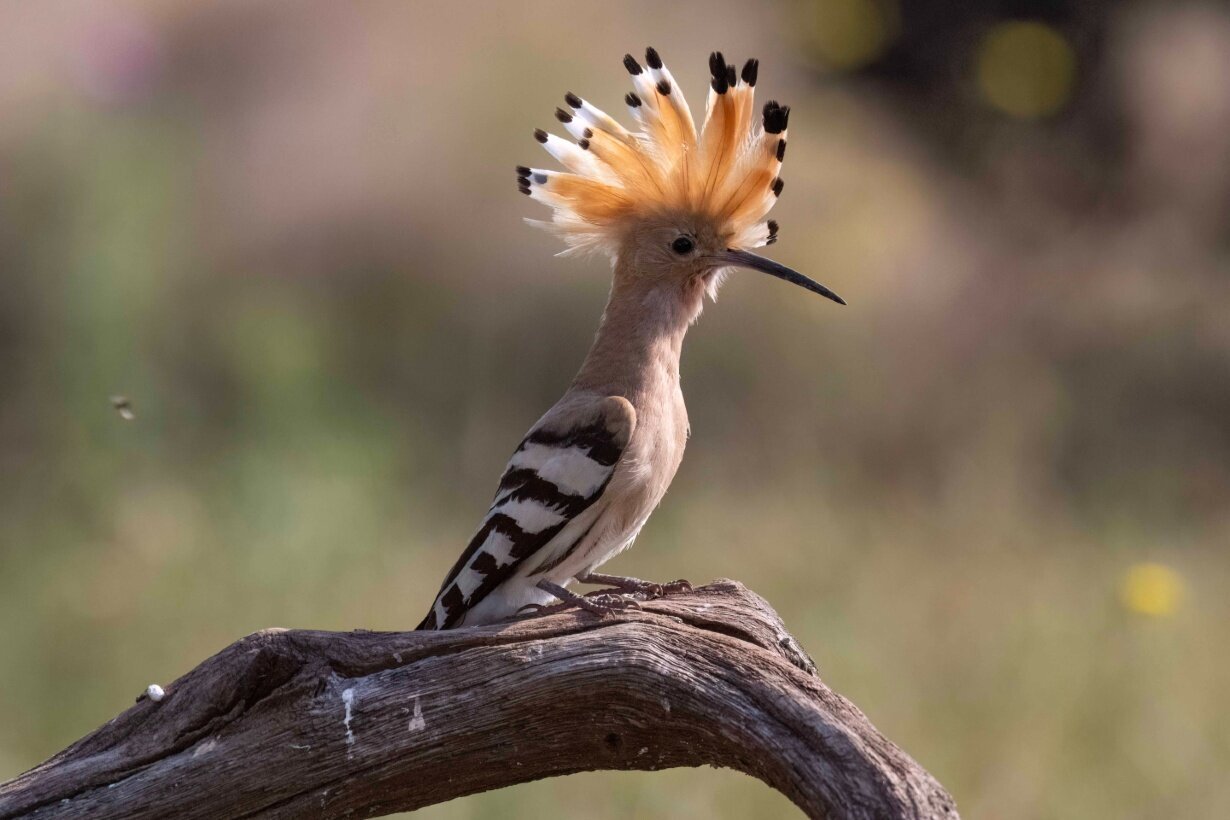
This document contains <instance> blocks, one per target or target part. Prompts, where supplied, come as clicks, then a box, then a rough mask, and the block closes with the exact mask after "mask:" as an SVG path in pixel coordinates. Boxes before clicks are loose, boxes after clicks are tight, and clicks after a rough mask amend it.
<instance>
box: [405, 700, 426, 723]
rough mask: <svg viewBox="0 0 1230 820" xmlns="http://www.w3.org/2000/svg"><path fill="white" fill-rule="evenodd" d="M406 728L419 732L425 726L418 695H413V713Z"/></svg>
mask: <svg viewBox="0 0 1230 820" xmlns="http://www.w3.org/2000/svg"><path fill="white" fill-rule="evenodd" d="M408 728H409V730H410V731H411V732H421V731H423V730H424V729H426V728H427V721H425V720H423V704H421V703H419V696H418V695H415V696H414V715H412V716H411V718H410V725H409V727H408Z"/></svg>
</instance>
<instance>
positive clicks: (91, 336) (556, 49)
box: [0, 0, 1230, 820]
mask: <svg viewBox="0 0 1230 820" xmlns="http://www.w3.org/2000/svg"><path fill="white" fill-rule="evenodd" d="M650 44H652V45H654V46H655V47H657V48H658V49H659V50H660V51H661V52H662V54H663V56H664V57H665V58H666V60H667V61H668V64H669V65H670V66H671V69H672V71H673V72H674V74H675V76H676V77H677V78H678V80H679V82H680V83H681V85H682V86H683V88H684V90H685V91H686V92H687V93H688V94H690V95H691V96H690V98H691V100H692V102H693V105H694V106H695V105H696V104H697V101H698V100H700V99H702V89H703V88H704V84H705V82H706V77H707V70H706V62H705V58H706V56H707V54H708V53H709V51H710V50H712V49H715V48H720V49H722V50H723V51H724V52H725V53H726V54H727V55H728V56H732V57H737V58H739V59H742V58H743V57H748V56H756V57H759V58H760V60H761V77H760V84H759V85H758V88H757V91H758V92H759V93H760V94H761V95H762V96H761V98H762V99H770V98H773V99H778V100H781V101H782V102H784V103H788V104H790V105H791V107H792V109H793V116H792V117H791V126H792V127H791V131H790V153H789V156H788V157H787V158H786V161H785V167H784V169H783V177H784V179H785V180H786V182H787V185H786V189H785V193H784V195H783V197H782V199H781V202H780V204H779V205H778V207H777V208H776V209H775V211H774V217H775V218H776V219H778V220H779V221H780V222H781V225H782V233H781V240H780V242H779V243H778V244H777V245H775V246H774V247H773V248H772V253H771V255H773V256H774V257H775V258H777V259H780V260H781V261H783V262H785V263H786V264H789V265H791V266H793V267H796V268H798V269H799V270H801V271H804V272H806V273H808V274H810V275H814V276H816V277H817V278H819V279H820V280H821V281H824V282H826V283H827V284H830V285H832V286H833V288H834V289H835V290H837V291H838V292H839V293H841V294H842V295H843V296H845V297H846V298H847V299H848V300H849V302H850V306H849V307H848V308H840V309H839V308H836V307H834V306H832V305H828V304H820V303H819V302H820V301H821V300H812V299H809V298H806V296H805V295H804V294H803V293H802V291H798V292H797V293H796V292H795V291H796V290H797V289H791V288H787V287H785V286H779V285H778V284H777V283H774V282H769V281H762V280H764V279H766V278H765V277H750V276H746V277H744V276H739V275H735V276H734V277H732V279H731V281H730V282H729V283H728V284H727V285H726V287H725V288H724V290H723V292H722V294H721V297H720V299H719V300H718V302H717V303H716V304H715V305H711V306H709V307H708V308H707V309H706V312H705V315H704V316H703V317H702V319H701V321H700V323H699V325H698V326H697V328H695V329H694V330H693V331H692V333H691V335H690V338H689V341H688V346H687V350H686V352H685V356H684V358H685V361H684V364H683V381H684V390H685V393H686V395H687V397H688V403H689V410H690V414H691V420H692V428H693V435H692V440H691V443H690V446H689V451H688V455H687V457H686V458H685V460H684V465H683V467H682V469H681V471H680V474H679V477H678V478H677V480H676V483H675V486H674V487H673V488H672V490H671V492H670V493H669V494H668V495H667V498H666V501H665V502H664V504H663V506H662V508H661V509H660V510H659V511H658V512H657V513H656V515H655V516H654V518H653V519H651V521H650V523H649V525H648V526H647V527H646V529H645V531H644V533H643V534H642V535H641V537H640V539H639V542H638V544H637V548H636V549H634V550H632V551H631V552H629V553H627V554H625V555H624V556H622V557H620V558H619V559H618V560H617V561H616V562H615V563H613V564H611V565H609V568H610V569H611V570H612V571H617V572H624V573H627V574H632V575H639V576H643V577H659V578H675V577H680V576H686V577H688V578H690V579H691V580H692V581H694V582H701V581H706V580H708V579H710V578H713V577H718V576H729V577H735V578H739V579H740V580H742V581H744V582H746V583H748V584H749V585H750V586H752V587H753V588H755V589H756V590H757V591H759V592H761V593H762V594H764V595H766V597H768V598H769V599H770V600H771V601H772V602H773V604H774V605H775V606H776V607H777V608H778V610H779V611H780V612H781V614H782V615H783V617H784V618H785V620H786V622H787V623H788V624H790V625H791V627H792V628H793V629H794V630H795V631H796V634H797V635H798V636H799V638H800V639H801V640H803V642H804V643H805V644H806V645H807V647H808V648H809V650H810V651H811V652H812V654H813V655H814V656H815V658H816V660H817V662H818V663H819V666H820V668H821V669H822V670H823V671H824V674H825V676H826V679H827V680H828V681H829V682H830V683H831V684H833V685H834V686H835V687H836V688H838V689H840V690H842V691H843V692H845V693H846V694H847V695H849V696H850V697H851V698H852V699H853V700H854V701H855V702H857V703H859V705H860V706H861V707H863V708H864V709H866V710H867V712H868V714H869V715H870V716H871V717H872V719H873V720H875V721H876V722H877V724H878V725H879V726H880V727H881V728H882V729H883V730H884V731H885V733H886V734H887V735H889V736H890V737H892V738H894V739H895V740H897V741H898V742H900V743H901V744H902V745H903V746H904V747H905V748H906V749H907V750H909V751H910V752H911V753H912V754H914V755H915V756H916V757H917V758H918V759H919V760H920V762H922V763H923V764H924V765H926V766H928V767H929V768H930V769H931V770H932V771H933V772H934V773H935V774H936V775H937V777H939V778H940V779H941V780H942V781H944V782H945V784H946V785H947V786H948V787H949V788H950V789H951V790H952V791H953V793H954V795H955V796H956V798H957V800H958V803H959V805H961V807H962V811H963V813H964V814H965V815H966V816H968V817H988V818H1034V817H1058V816H1082V817H1115V818H1161V817H1216V816H1228V815H1230V786H1228V785H1227V782H1226V780H1225V771H1226V769H1227V767H1228V766H1230V710H1226V709H1225V707H1224V704H1223V695H1224V692H1225V691H1227V688H1228V687H1230V661H1228V660H1227V659H1226V657H1225V653H1223V652H1220V651H1217V650H1216V647H1217V646H1224V645H1225V644H1226V642H1227V640H1230V626H1228V625H1230V604H1228V603H1227V601H1230V592H1228V583H1227V582H1228V581H1230V562H1227V558H1226V550H1227V547H1228V546H1230V504H1228V501H1227V500H1228V499H1230V320H1228V319H1227V315H1228V312H1230V243H1228V242H1227V240H1228V238H1230V231H1228V228H1230V216H1228V214H1230V209H1228V208H1227V204H1230V93H1227V89H1230V9H1228V8H1227V7H1226V6H1225V5H1222V4H1214V3H1193V2H1173V3H1172V2H1161V0H1156V2H1131V3H1113V2H1096V1H1095V0H1083V1H1082V0H1070V1H1069V2H1063V1H1062V0H1053V1H1052V2H1024V1H1023V0H1020V1H1018V2H1008V0H995V1H994V2H987V3H978V4H952V3H942V2H937V1H936V0H922V1H921V2H911V3H905V2H894V0H815V1H814V2H802V1H801V0H800V1H799V2H788V3H781V4H771V5H766V4H740V3H734V2H718V3H713V2H707V3H677V4H653V3H646V2H632V3H626V4H621V5H611V4H598V3H584V2H582V3H575V2H574V3H562V2H546V3H536V4H512V3H497V2H495V1H494V0H491V2H482V3H479V2H467V3H457V4H443V3H441V4H435V3H426V2H368V3H362V4H353V5H352V4H336V3H328V2H323V1H322V2H301V3H293V4H292V3H282V2H272V3H263V4H255V3H247V2H240V0H225V2H216V3H210V4H197V3H190V2H187V1H186V0H173V1H171V2H124V3H114V4H108V5H101V4H87V3H81V2H59V1H58V0H57V2H46V1H44V2H38V3H10V4H3V5H0V284H2V285H3V287H2V289H0V385H3V387H2V388H0V391H2V392H0V395H2V397H3V401H0V620H2V621H3V622H4V623H5V625H6V627H5V629H3V630H0V709H3V711H4V713H5V714H6V715H8V718H7V720H6V722H5V728H4V729H3V730H0V778H5V777H8V776H11V775H13V774H16V773H17V772H18V771H21V770H23V769H26V768H29V767H30V766H32V765H34V764H35V763H37V762H38V761H39V760H41V759H42V758H43V757H46V756H48V755H49V754H51V753H52V752H54V751H56V750H57V749H58V748H60V747H61V746H63V745H65V744H67V743H68V742H70V741H71V740H73V739H75V738H76V737H78V736H79V735H81V734H83V733H84V732H86V731H87V730H89V729H91V728H93V727H94V726H95V725H97V724H99V723H101V722H102V721H104V720H105V719H107V718H109V717H110V716H112V715H113V714H114V713H115V712H117V711H118V710H120V709H122V708H123V707H124V706H125V705H126V704H127V703H129V702H130V700H129V699H130V698H131V697H135V695H136V694H138V693H139V692H140V691H141V690H143V689H144V687H145V685H146V684H148V683H150V682H152V681H155V680H158V681H160V682H162V683H164V684H165V683H167V682H168V681H169V680H171V679H172V678H173V677H174V676H176V675H178V674H180V673H182V672H183V671H185V670H187V669H188V668H189V667H191V666H192V665H194V664H195V663H196V662H197V661H199V660H200V659H202V658H203V657H204V656H205V655H207V654H209V653H211V652H213V651H216V650H217V649H219V648H220V647H221V646H223V645H224V644H226V643H227V642H229V641H230V640H233V639H234V638H236V637H238V636H240V635H242V634H244V633H246V632H250V631H253V630H255V629H258V628H262V627H267V626H275V625H277V626H302V627H318V628H329V629H352V628H356V627H364V628H371V629H402V628H407V627H409V626H411V625H412V624H414V623H416V622H417V621H418V619H419V617H421V615H422V614H423V612H424V611H425V609H426V607H427V606H428V603H429V602H430V600H431V597H432V595H433V594H434V592H435V589H436V585H437V584H438V582H439V580H440V578H441V577H442V576H443V574H444V572H445V571H446V570H447V568H448V566H449V565H450V564H451V563H452V561H453V560H454V558H455V556H456V554H457V552H458V551H459V550H460V549H461V547H462V546H463V544H464V542H465V541H466V539H467V538H468V536H469V535H470V532H471V528H472V527H473V526H474V525H475V523H476V522H477V521H478V518H479V516H480V515H481V513H482V512H483V510H484V509H485V505H486V502H487V501H488V498H489V494H490V492H491V490H492V489H493V488H494V484H495V481H496V479H497V477H498V475H499V472H500V470H501V469H502V467H503V465H504V463H505V460H506V458H507V456H508V454H509V452H510V451H511V449H512V447H513V446H514V445H515V444H516V442H517V441H518V440H519V437H520V436H521V434H522V433H523V431H524V430H525V429H526V428H527V427H528V426H529V424H530V423H532V422H533V420H534V419H535V418H537V416H538V415H539V414H540V413H541V412H542V411H543V410H544V409H545V408H546V407H548V406H549V405H550V404H551V403H552V402H554V400H555V399H556V398H557V397H558V395H559V394H560V392H561V391H562V390H563V389H564V387H565V386H566V384H567V382H568V381H569V379H570V378H571V376H572V374H573V372H574V371H575V369H576V367H577V366H578V365H579V363H580V360H581V357H582V356H583V354H584V352H585V349H586V348H587V346H588V344H589V341H590V339H591V336H592V333H593V330H594V328H595V327H596V323H597V320H598V316H599V314H600V312H601V308H602V305H603V300H604V297H605V292H606V287H607V285H608V281H609V273H608V268H607V265H606V263H605V262H603V261H601V260H574V259H557V258H554V256H553V254H555V253H556V252H558V251H559V250H560V247H559V246H558V245H557V244H556V242H555V240H553V239H552V238H551V237H549V236H547V235H545V234H542V233H540V232H537V231H534V230H532V229H531V228H529V227H526V226H525V225H523V224H522V218H523V217H532V218H541V217H542V213H541V212H539V211H538V210H537V206H536V205H534V204H533V203H530V202H528V201H527V200H525V199H524V198H522V197H520V196H518V195H517V192H516V190H515V189H514V185H513V181H514V177H513V173H512V169H513V167H514V165H517V164H532V165H540V166H541V165H544V164H546V163H550V160H549V158H544V157H543V156H542V155H541V152H540V146H538V145H537V144H536V143H535V142H534V141H533V139H532V138H531V131H532V129H534V128H535V127H543V128H547V127H549V126H551V125H555V123H554V121H553V120H552V119H551V111H552V109H553V108H554V107H555V106H556V105H557V104H558V103H559V102H560V99H561V96H562V95H563V93H564V92H565V91H568V90H572V91H575V92H577V93H579V94H582V95H583V96H585V97H586V98H587V99H591V100H593V101H594V102H595V103H596V104H598V105H602V106H604V107H605V108H606V109H607V110H608V111H610V112H611V113H612V114H615V115H616V116H617V117H618V116H622V105H621V104H620V103H619V100H620V99H621V97H622V96H623V94H624V92H625V91H626V90H627V88H626V87H625V86H626V85H627V75H626V73H625V72H624V71H623V69H622V68H621V66H620V58H621V57H622V55H623V54H624V53H625V52H626V51H631V52H634V53H636V52H639V51H640V50H641V49H643V48H644V47H645V46H646V45H650ZM625 119H626V118H625ZM548 167H550V166H549V165H548ZM582 801H583V802H584V804H585V805H586V807H587V808H586V813H587V815H589V816H591V817H592V818H593V820H600V819H601V818H607V817H612V818H613V817H627V816H653V817H667V816H722V817H750V816H755V817H769V816H793V815H792V813H791V812H792V809H791V808H790V806H789V805H788V804H786V803H785V802H784V801H783V800H782V799H781V798H779V797H777V796H776V795H773V794H772V793H770V792H769V791H768V790H767V789H765V788H763V787H761V786H760V785H759V784H757V783H755V782H753V781H750V780H746V779H744V778H742V777H740V776H737V775H734V774H730V773H714V772H669V773H659V774H654V775H631V774H627V775H603V776H596V775H591V776H584V777H574V778H568V779H565V780H558V781H551V782H547V783H540V784H535V785H532V786H528V787H522V788H518V789H514V790H511V791H509V792H502V793H500V795H499V796H492V795H488V796H480V797H475V798H469V799H467V800H463V801H455V802H454V803H450V804H448V805H446V806H442V807H437V808H435V809H432V810H427V811H425V812H423V814H424V816H432V817H488V816H490V817H497V816H498V817H509V816H515V817H530V816H541V815H544V814H546V815H551V814H555V813H557V810H558V807H559V806H560V805H564V804H572V805H575V804H579V803H581V802H582Z"/></svg>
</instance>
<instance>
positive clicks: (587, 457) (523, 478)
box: [418, 396, 636, 629]
mask: <svg viewBox="0 0 1230 820" xmlns="http://www.w3.org/2000/svg"><path fill="white" fill-rule="evenodd" d="M578 398H579V400H572V401H565V402H561V403H560V404H559V405H557V406H556V407H555V408H553V409H552V410H551V411H550V412H549V413H547V415H545V416H543V418H542V419H541V420H539V422H538V423H537V424H536V425H534V427H533V429H531V430H530V432H529V434H528V435H526V437H525V439H524V440H523V441H522V442H521V445H520V446H519V447H518V448H517V451H516V452H515V453H513V457H512V459H511V460H510V461H509V462H508V467H507V469H505V471H504V475H503V476H502V477H501V478H500V486H499V489H497V490H496V493H495V500H494V501H493V502H492V504H491V509H490V510H488V511H487V517H486V518H485V519H483V523H482V525H481V526H480V527H479V528H478V532H477V533H475V535H474V537H473V538H472V539H471V540H470V544H469V546H467V547H466V549H465V552H463V553H462V554H461V558H459V559H458V560H457V563H456V564H454V565H453V568H452V570H451V571H450V572H449V574H448V577H446V578H445V579H444V583H443V584H442V585H441V586H440V592H439V594H438V595H437V596H436V600H435V603H434V604H433V605H432V608H431V611H430V612H428V613H427V617H426V618H424V619H423V622H422V623H421V624H419V626H418V628H419V629H449V628H451V627H454V626H458V625H460V623H461V621H462V619H463V618H464V617H465V614H466V612H467V611H468V610H470V609H471V608H472V607H474V606H475V605H476V604H477V603H478V602H479V601H481V600H482V599H483V598H485V597H486V596H487V595H489V594H491V592H492V591H493V590H494V589H496V588H497V587H498V586H499V585H500V584H502V583H504V582H505V581H507V580H508V579H509V578H511V577H513V575H514V574H515V573H516V572H517V570H518V568H519V567H520V566H521V565H522V563H523V562H524V561H525V560H526V559H527V558H529V557H530V556H532V555H535V554H536V553H538V552H539V551H540V550H541V549H543V548H544V547H546V546H547V545H548V544H551V547H552V550H551V551H552V552H553V553H555V552H557V551H558V550H560V549H566V548H567V547H569V546H571V544H567V545H565V544H553V543H552V542H553V541H554V540H556V539H557V537H558V536H560V535H561V533H562V532H563V531H564V529H565V527H566V526H567V525H568V523H569V522H570V521H573V520H574V519H576V518H577V516H579V515H580V514H581V513H582V512H584V511H585V510H586V509H588V508H589V507H590V506H591V505H592V504H593V503H594V502H595V501H597V500H598V498H599V497H601V495H602V493H603V491H604V490H605V489H606V486H607V482H609V481H610V480H611V476H612V475H613V474H614V472H615V465H616V464H618V463H619V459H620V458H621V457H622V456H623V452H624V449H625V448H626V447H627V446H628V440H629V439H631V437H632V430H633V429H634V428H635V427H636V410H634V409H633V407H632V404H631V403H630V402H629V401H628V400H627V399H625V398H623V397H621V396H604V397H589V398H585V397H578ZM574 529H575V528H574ZM582 534H583V533H576V535H575V537H574V540H575V538H579V537H580V536H581V535H582ZM548 560H549V559H548Z"/></svg>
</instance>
